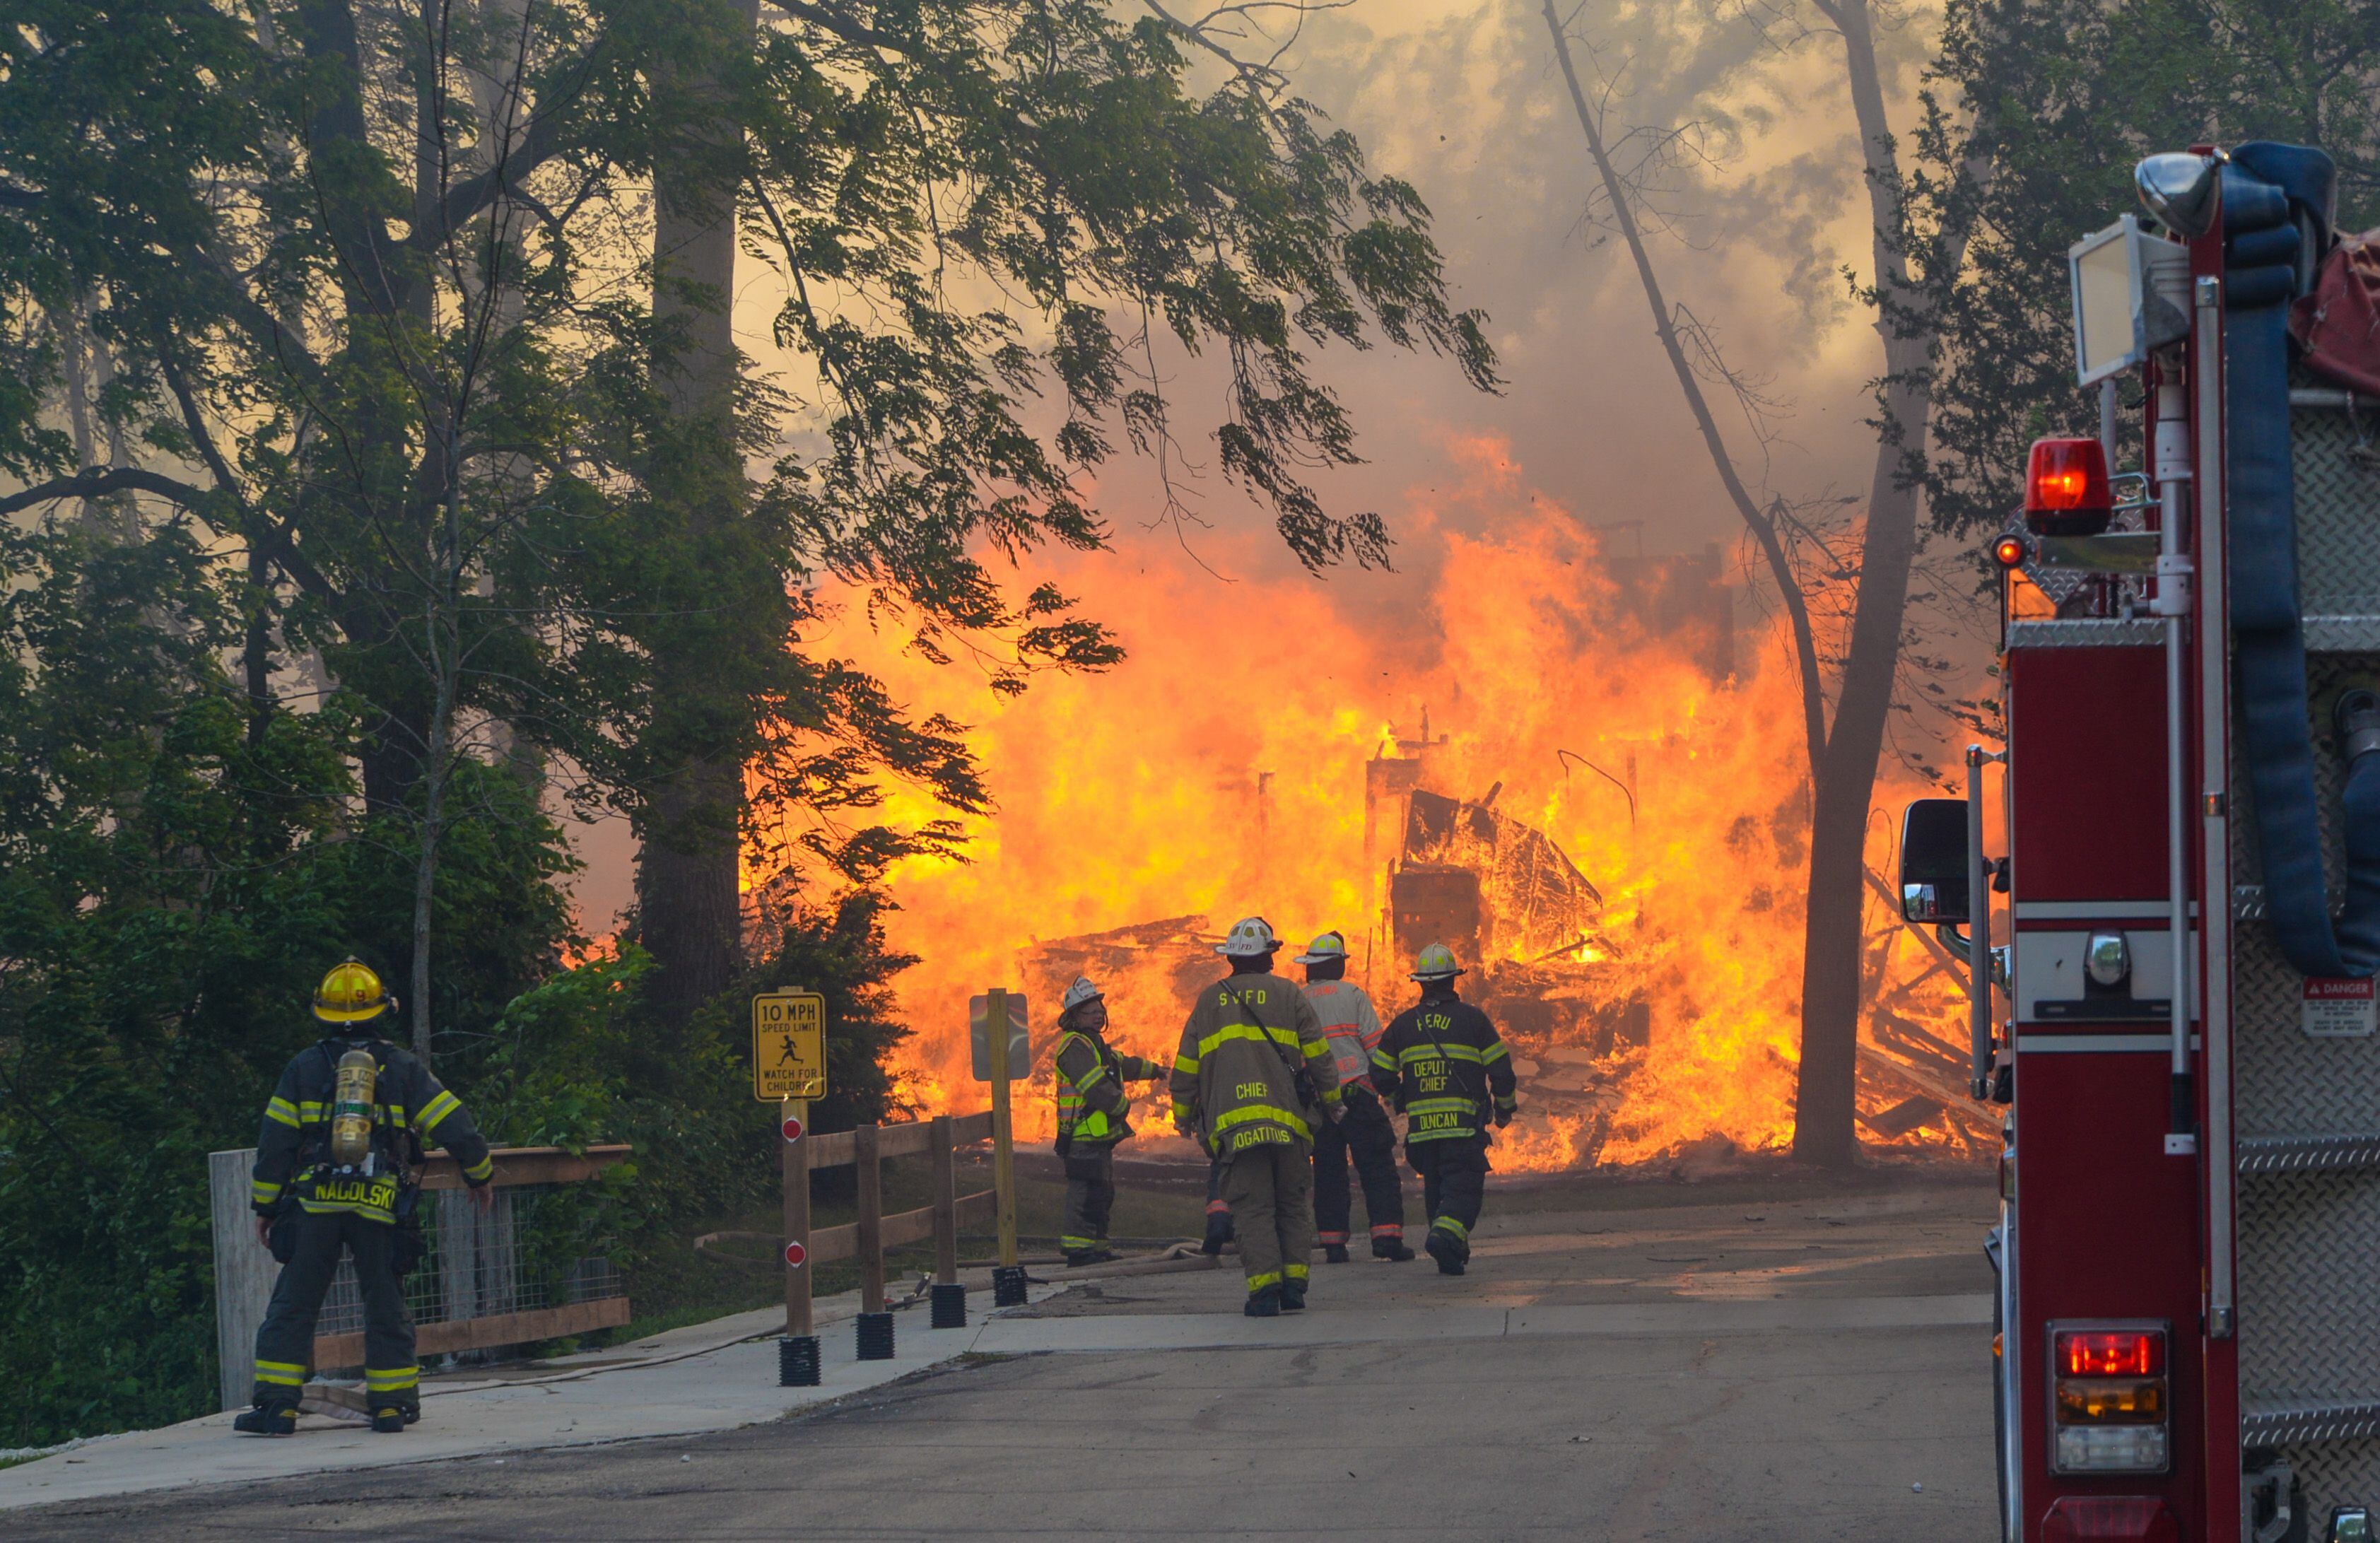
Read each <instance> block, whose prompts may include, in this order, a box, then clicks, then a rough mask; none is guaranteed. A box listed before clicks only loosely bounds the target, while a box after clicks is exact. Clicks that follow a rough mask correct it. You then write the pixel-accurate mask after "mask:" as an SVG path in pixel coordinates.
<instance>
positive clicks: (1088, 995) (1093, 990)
mask: <svg viewBox="0 0 2380 1543" xmlns="http://www.w3.org/2000/svg"><path fill="white" fill-rule="evenodd" d="M1105 995H1106V993H1105V992H1103V991H1101V990H1099V983H1098V982H1097V981H1095V980H1093V979H1092V978H1090V977H1089V976H1087V975H1078V976H1076V977H1075V983H1074V984H1073V985H1071V986H1069V987H1067V988H1066V995H1065V998H1064V999H1063V1000H1062V1001H1061V1002H1059V1003H1058V1011H1059V1012H1061V1013H1071V1012H1073V1011H1074V1010H1075V1008H1077V1007H1080V1006H1081V1005H1083V1003H1085V1002H1098V1001H1099V1000H1100V999H1101V998H1102V997H1103V996H1105Z"/></svg>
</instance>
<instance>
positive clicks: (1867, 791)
mask: <svg viewBox="0 0 2380 1543" xmlns="http://www.w3.org/2000/svg"><path fill="white" fill-rule="evenodd" d="M1815 3H1816V4H1817V6H1819V8H1820V9H1821V10H1823V11H1824V12H1825V13H1826V14H1827V16H1828V19H1830V20H1832V21H1833V22H1834V24H1835V26H1836V28H1837V29H1838V30H1840V32H1841V33H1842V39H1843V65H1844V70H1845V73H1846V75H1847V77H1848V79H1849V82H1850V86H1851V96H1852V113H1853V115H1854V116H1855V117H1856V118H1857V120H1858V123H1859V130H1860V147H1861V151H1862V154H1863V157H1864V170H1865V172H1866V180H1867V188H1868V203H1869V213H1870V215H1871V216H1872V225H1873V230H1874V240H1873V243H1872V246H1871V250H1872V252H1873V254H1874V259H1875V262H1876V296H1877V304H1876V331H1877V333H1878V334H1881V336H1882V338H1883V341H1884V365H1885V382H1886V383H1885V389H1884V394H1883V401H1882V407H1883V408H1884V421H1883V431H1882V433H1881V434H1880V436H1879V438H1878V443H1877V444H1876V468H1875V470H1874V472H1873V473H1872V474H1871V476H1870V478H1869V482H1868V499H1867V525H1866V529H1865V531H1864V534H1863V536H1862V539H1861V543H1860V577H1859V598H1858V601H1857V602H1856V603H1855V605H1854V606H1853V608H1852V632H1851V639H1850V644H1849V647H1848V648H1847V649H1846V650H1845V653H1844V658H1843V671H1842V679H1841V681H1840V686H1839V688H1838V691H1837V695H1836V700H1835V721H1834V726H1833V728H1832V729H1831V731H1830V732H1829V733H1828V735H1827V754H1826V759H1825V761H1824V762H1823V763H1822V765H1821V767H1820V770H1819V774H1818V796H1817V800H1816V805H1815V809H1814V811H1813V815H1812V820H1811V829H1810V901H1809V912H1808V916H1807V919H1806V921H1805V923H1804V926H1803V955H1802V1061H1801V1065H1800V1068H1799V1070H1798V1072H1797V1074H1796V1086H1795V1100H1794V1111H1793V1152H1794V1155H1795V1156H1797V1157H1800V1158H1802V1159H1803V1160H1806V1161H1810V1162H1815V1163H1819V1164H1821V1165H1824V1166H1828V1167H1843V1166H1848V1165H1849V1164H1850V1163H1851V1162H1852V1160H1853V1159H1854V1158H1855V1157H1856V1156H1857V1155H1858V1149H1859V1137H1858V1132H1857V1129H1856V1120H1857V1116H1858V1107H1857V1102H1856V1100H1857V1094H1858V1084H1859V963H1860V923H1861V912H1862V904H1863V903H1862V899H1861V894H1862V887H1863V885H1864V882H1865V874H1866V861H1867V858H1866V850H1867V817H1868V804H1869V800H1870V799H1871V798H1872V797H1873V796H1874V795H1875V792H1876V760H1877V759H1878V757H1879V756H1881V755H1882V753H1883V750H1884V730H1885V724H1886V721H1887V719H1888V716H1889V715H1890V713H1891V711H1892V692H1893V685H1894V681H1895V678H1896V676H1897V674H1898V672H1899V667H1900V629H1901V621H1902V616H1903V614H1904V613H1905V611H1906V609H1907V605H1908V598H1909V568H1910V565H1911V563H1912V562H1913V560H1914V558H1915V556H1916V553H1917V480H1916V475H1915V467H1914V465H1913V460H1914V458H1916V457H1919V456H1923V455H1924V453H1925V435H1926V422H1927V419H1928V417H1929V416H1930V414H1931V412H1932V410H1933V394H1932V390H1931V387H1930V385H1929V383H1928V380H1927V376H1926V373H1925V371H1926V366H1927V363H1928V361H1929V360H1930V358H1931V357H1932V354H1933V345H1934V329H1933V325H1932V322H1931V321H1930V318H1928V317H1926V316H1925V315H1924V314H1923V311H1922V309H1921V302H1920V300H1919V298H1918V297H1917V296H1916V295H1915V294H1914V292H1913V287H1912V286H1911V284H1910V278H1909V265H1908V260H1907V258H1906V256H1905V255H1904V253H1903V252H1902V250H1901V248H1900V242H1899V241H1898V239H1897V238H1896V233H1897V231H1898V230H1899V227H1900V202H1899V199H1900V186H1901V180H1900V158H1899V154H1898V152H1896V150H1895V148H1894V140H1893V137H1892V125H1891V122H1890V120H1889V119H1888V117H1887V116H1886V114H1885V105H1884V85H1883V80H1882V78H1881V76H1880V75H1879V74H1878V72H1877V69H1876V36H1875V32H1874V30H1873V27H1872V25H1871V18H1870V15H1869V11H1868V6H1867V0H1815Z"/></svg>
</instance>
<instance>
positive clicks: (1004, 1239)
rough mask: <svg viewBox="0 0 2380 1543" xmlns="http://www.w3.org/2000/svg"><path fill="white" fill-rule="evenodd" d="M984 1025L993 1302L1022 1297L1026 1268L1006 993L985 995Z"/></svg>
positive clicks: (993, 991)
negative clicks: (994, 1234)
mask: <svg viewBox="0 0 2380 1543" xmlns="http://www.w3.org/2000/svg"><path fill="white" fill-rule="evenodd" d="M984 1029H985V1031H986V1032H987V1033H989V1034H990V1036H991V1187H992V1189H993V1191H994V1192H995V1194H994V1198H993V1201H992V1204H993V1206H994V1207H995V1208H996V1212H997V1215H998V1218H999V1231H1000V1268H999V1269H997V1270H993V1271H992V1272H991V1299H992V1302H993V1304H994V1305H995V1306H1002V1307H1013V1306H1020V1305H1021V1304H1023V1302H1024V1301H1025V1271H1024V1270H1021V1269H1019V1268H1018V1266H1017V1263H1016V1147H1015V1140H1014V1131H1013V1129H1012V1126H1011V1124H1010V1121H1009V1111H1008V1103H1009V1100H1008V1074H1009V1066H1008V993H1007V992H1006V991H1005V990H1002V989H1001V988H1000V987H998V986H994V987H993V988H992V989H991V990H990V991H989V992H987V993H986V994H985V996H984Z"/></svg>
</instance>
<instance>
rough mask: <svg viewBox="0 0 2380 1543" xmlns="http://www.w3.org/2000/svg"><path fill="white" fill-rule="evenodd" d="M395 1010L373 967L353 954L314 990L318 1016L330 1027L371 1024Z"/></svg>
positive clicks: (336, 966)
mask: <svg viewBox="0 0 2380 1543" xmlns="http://www.w3.org/2000/svg"><path fill="white" fill-rule="evenodd" d="M395 1006H396V999H395V997H392V996H390V995H389V994H388V991H387V989H386V988H385V987H383V986H382V985H381V983H380V977H379V976H377V975H375V974H373V973H372V968H371V966H370V965H367V964H365V963H364V962H363V961H362V960H360V959H358V958H357V957H355V955H353V954H349V955H348V956H347V957H346V958H345V959H343V960H341V961H340V962H339V963H337V964H335V965H334V966H331V973H330V974H328V975H326V976H324V977H322V984H321V985H320V986H317V987H316V988H314V1016H316V1017H318V1018H320V1019H322V1021H323V1022H324V1023H326V1024H362V1023H370V1022H371V1021H372V1020H373V1019H374V1018H377V1017H379V1016H380V1015H381V1014H383V1013H387V1012H390V1011H392V1010H394V1009H395Z"/></svg>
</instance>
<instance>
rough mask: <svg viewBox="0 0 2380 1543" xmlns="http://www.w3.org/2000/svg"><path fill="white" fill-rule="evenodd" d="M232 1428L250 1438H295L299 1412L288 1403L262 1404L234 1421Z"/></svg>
mask: <svg viewBox="0 0 2380 1543" xmlns="http://www.w3.org/2000/svg"><path fill="white" fill-rule="evenodd" d="M231 1428H233V1429H234V1430H237V1431H239V1432H241V1433H242V1434H244V1435H249V1436H294V1435H296V1434H297V1409H296V1408H295V1407H294V1406H292V1405H290V1404H286V1403H260V1404H258V1405H257V1406H256V1407H255V1408H253V1409H250V1410H249V1412H248V1413H246V1414H245V1415H240V1416H238V1417H237V1419H235V1420H233V1421H232V1422H231Z"/></svg>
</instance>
